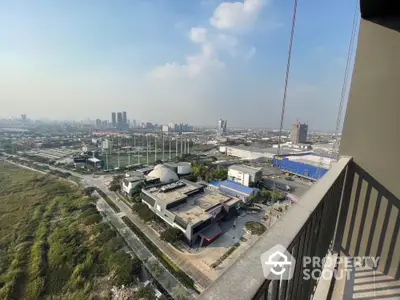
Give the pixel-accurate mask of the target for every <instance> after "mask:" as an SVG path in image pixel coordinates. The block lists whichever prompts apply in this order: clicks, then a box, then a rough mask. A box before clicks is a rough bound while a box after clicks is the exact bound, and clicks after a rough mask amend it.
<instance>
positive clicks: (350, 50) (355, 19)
mask: <svg viewBox="0 0 400 300" xmlns="http://www.w3.org/2000/svg"><path fill="white" fill-rule="evenodd" d="M358 5H359V1H358V0H356V8H355V11H354V16H353V28H352V31H351V37H350V42H349V48H348V51H347V61H346V68H345V71H344V79H343V85H342V91H341V94H340V103H339V110H338V115H337V117H336V129H335V135H334V143H333V145H332V152H333V155H335V159H336V160H338V159H339V155H338V154H336V151H338V149H339V145H338V133H339V130H340V124H341V122H342V114H343V103H344V100H345V97H346V94H347V82H348V79H349V73H350V63H351V58H352V57H353V52H354V40H355V37H356V33H357V24H358V23H359V22H358V17H359V13H358Z"/></svg>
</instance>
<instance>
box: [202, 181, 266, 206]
mask: <svg viewBox="0 0 400 300" xmlns="http://www.w3.org/2000/svg"><path fill="white" fill-rule="evenodd" d="M209 187H210V188H211V189H213V190H217V191H220V192H222V193H224V194H227V195H230V196H233V197H236V198H239V199H241V200H242V201H243V202H247V200H248V198H249V197H251V196H255V195H256V194H257V192H258V189H255V188H251V187H247V186H244V185H241V184H239V183H236V182H234V181H230V180H223V181H211V182H210V184H209Z"/></svg>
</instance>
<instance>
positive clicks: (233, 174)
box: [228, 165, 262, 186]
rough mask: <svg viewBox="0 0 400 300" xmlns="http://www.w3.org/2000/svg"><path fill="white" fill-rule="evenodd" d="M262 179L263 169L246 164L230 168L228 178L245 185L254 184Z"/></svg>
mask: <svg viewBox="0 0 400 300" xmlns="http://www.w3.org/2000/svg"><path fill="white" fill-rule="evenodd" d="M261 179H262V169H261V168H253V167H249V166H245V165H233V166H230V167H229V169H228V180H231V181H234V182H236V183H239V184H241V185H244V186H254V185H255V184H256V183H258V182H260V181H261Z"/></svg>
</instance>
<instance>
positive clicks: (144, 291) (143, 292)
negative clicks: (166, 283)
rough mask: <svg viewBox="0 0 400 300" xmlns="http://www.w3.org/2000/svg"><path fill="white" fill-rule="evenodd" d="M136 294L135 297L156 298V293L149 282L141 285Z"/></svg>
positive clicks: (153, 299) (154, 299) (149, 299)
mask: <svg viewBox="0 0 400 300" xmlns="http://www.w3.org/2000/svg"><path fill="white" fill-rule="evenodd" d="M136 296H137V299H145V300H156V294H155V292H154V288H153V287H152V286H151V285H150V284H148V285H146V286H143V287H141V288H140V289H139V290H138V292H137V294H136ZM135 298H136V297H135Z"/></svg>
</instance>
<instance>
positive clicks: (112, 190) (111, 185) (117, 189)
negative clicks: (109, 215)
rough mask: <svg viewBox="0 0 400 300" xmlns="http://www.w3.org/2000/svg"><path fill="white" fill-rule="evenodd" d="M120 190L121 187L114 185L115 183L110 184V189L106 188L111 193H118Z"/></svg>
mask: <svg viewBox="0 0 400 300" xmlns="http://www.w3.org/2000/svg"><path fill="white" fill-rule="evenodd" d="M120 188H121V186H120V185H119V184H118V183H117V184H115V183H111V184H110V187H109V188H108V189H109V190H110V191H111V192H116V191H119V190H120Z"/></svg>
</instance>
